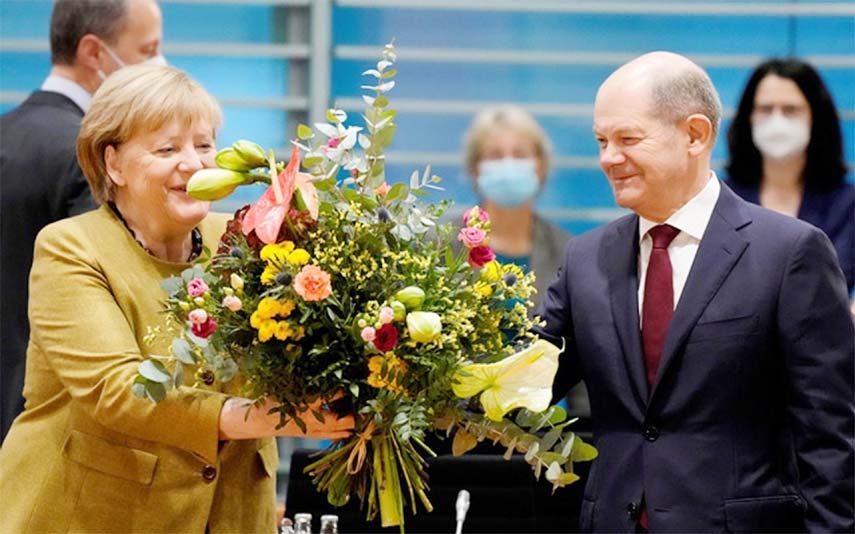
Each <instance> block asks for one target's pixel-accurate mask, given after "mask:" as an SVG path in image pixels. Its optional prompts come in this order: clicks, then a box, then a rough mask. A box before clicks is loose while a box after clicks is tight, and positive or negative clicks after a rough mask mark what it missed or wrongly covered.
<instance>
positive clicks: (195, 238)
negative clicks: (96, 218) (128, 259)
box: [107, 202, 202, 263]
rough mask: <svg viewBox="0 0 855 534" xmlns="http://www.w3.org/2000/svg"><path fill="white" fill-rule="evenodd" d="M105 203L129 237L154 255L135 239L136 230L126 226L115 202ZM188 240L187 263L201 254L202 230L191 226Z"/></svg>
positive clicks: (152, 254)
mask: <svg viewBox="0 0 855 534" xmlns="http://www.w3.org/2000/svg"><path fill="white" fill-rule="evenodd" d="M107 205H108V206H110V209H112V210H113V213H115V214H116V217H118V218H119V220H120V221H122V224H124V225H125V228H127V230H128V232H130V233H131V237H133V238H134V241H136V242H137V245H139V246H140V247H142V249H143V250H144V251H146V253H147V254H148V255H149V256H154V253H153V252H152V251H151V249H149V248H148V247H147V246H145V245H143V244H142V242H141V241H140V240H139V239H137V234H136V232H134V231H133V229H132V228H131V227H130V226H128V221H126V220H125V218H124V217H123V216H122V212H120V211H119V208H118V207H117V206H116V204H115V203H113V202H108V203H107ZM190 240H191V244H190V256H189V257H188V258H187V262H188V263H189V262H192V261H193V260H195V259H196V258H198V257H199V255H200V254H202V232H200V231H199V228H195V227H194V228H193V231H192V232H190Z"/></svg>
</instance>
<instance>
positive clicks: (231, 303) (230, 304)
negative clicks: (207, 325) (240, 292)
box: [223, 295, 243, 312]
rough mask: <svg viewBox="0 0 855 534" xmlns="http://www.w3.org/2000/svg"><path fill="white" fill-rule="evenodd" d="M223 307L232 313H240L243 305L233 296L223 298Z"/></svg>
mask: <svg viewBox="0 0 855 534" xmlns="http://www.w3.org/2000/svg"><path fill="white" fill-rule="evenodd" d="M223 307H224V308H228V309H230V310H231V311H233V312H236V311H240V309H241V308H242V307H243V303H242V302H241V301H240V299H239V298H238V297H236V296H234V295H226V296H225V297H223Z"/></svg>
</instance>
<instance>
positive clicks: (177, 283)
mask: <svg viewBox="0 0 855 534" xmlns="http://www.w3.org/2000/svg"><path fill="white" fill-rule="evenodd" d="M160 287H161V288H162V289H163V292H164V293H166V294H167V295H169V296H170V297H174V296H175V295H176V294H178V293H179V292H180V291H181V290H183V289H184V280H182V279H181V278H180V277H178V276H170V277H169V278H166V279H164V280H161V282H160Z"/></svg>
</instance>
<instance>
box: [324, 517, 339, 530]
mask: <svg viewBox="0 0 855 534" xmlns="http://www.w3.org/2000/svg"><path fill="white" fill-rule="evenodd" d="M321 534H338V516H337V515H335V514H325V515H322V516H321Z"/></svg>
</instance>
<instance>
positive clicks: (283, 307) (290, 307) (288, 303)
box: [277, 300, 297, 317]
mask: <svg viewBox="0 0 855 534" xmlns="http://www.w3.org/2000/svg"><path fill="white" fill-rule="evenodd" d="M278 302H279V310H278V312H277V315H279V317H288V316H289V315H291V312H292V311H294V308H295V307H296V306H297V305H296V304H294V301H293V300H280V301H278Z"/></svg>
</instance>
